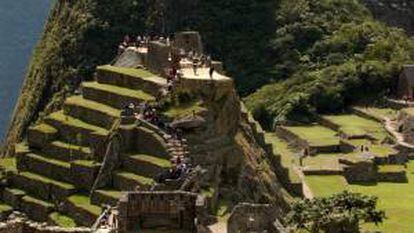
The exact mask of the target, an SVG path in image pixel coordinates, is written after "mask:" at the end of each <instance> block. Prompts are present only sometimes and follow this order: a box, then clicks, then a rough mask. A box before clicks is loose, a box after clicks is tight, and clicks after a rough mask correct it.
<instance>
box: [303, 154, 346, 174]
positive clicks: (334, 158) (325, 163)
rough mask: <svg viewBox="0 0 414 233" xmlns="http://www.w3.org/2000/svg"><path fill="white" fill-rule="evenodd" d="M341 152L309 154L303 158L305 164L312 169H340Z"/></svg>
mask: <svg viewBox="0 0 414 233" xmlns="http://www.w3.org/2000/svg"><path fill="white" fill-rule="evenodd" d="M342 156H343V154H341V153H332V154H318V155H315V156H308V157H306V158H305V159H304V160H303V166H305V167H308V168H312V169H335V170H339V169H340V166H339V162H338V159H339V158H340V157H342Z"/></svg>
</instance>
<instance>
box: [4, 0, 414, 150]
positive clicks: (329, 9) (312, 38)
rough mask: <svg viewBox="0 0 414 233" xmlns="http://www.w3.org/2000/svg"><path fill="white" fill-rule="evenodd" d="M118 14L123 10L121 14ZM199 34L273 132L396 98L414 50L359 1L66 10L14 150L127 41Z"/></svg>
mask: <svg viewBox="0 0 414 233" xmlns="http://www.w3.org/2000/svg"><path fill="white" fill-rule="evenodd" d="M114 9H116V10H114ZM178 30H198V31H200V32H201V34H202V36H203V38H204V40H205V41H204V42H205V44H206V47H207V51H208V52H209V53H210V54H211V55H212V56H213V58H218V59H220V60H223V61H224V64H225V68H226V71H227V73H228V75H229V76H232V77H234V78H235V82H236V85H237V88H238V91H239V93H240V95H241V96H243V97H244V98H245V100H246V103H247V106H248V108H250V109H251V110H252V111H253V113H254V115H255V117H256V118H257V119H259V120H260V121H261V123H262V124H263V125H264V126H266V127H267V128H271V127H272V126H273V125H275V124H277V123H279V122H281V121H286V120H292V119H293V120H306V117H304V116H307V115H308V114H307V113H312V112H315V111H319V112H326V111H340V110H342V109H343V108H344V107H346V106H347V105H348V104H350V103H353V102H355V101H357V100H361V99H365V100H366V101H371V102H372V101H373V100H376V101H377V100H380V99H381V97H383V96H384V94H387V93H388V92H389V91H391V90H392V86H393V83H394V81H395V77H396V76H397V75H398V73H399V70H400V67H401V65H402V64H404V63H407V62H411V60H412V59H413V56H414V53H413V51H414V50H413V49H414V43H413V41H412V40H411V39H409V37H408V36H407V35H406V34H405V32H404V31H402V30H400V29H396V28H391V27H388V26H386V25H384V24H383V23H380V22H378V21H376V20H375V19H374V18H373V17H372V15H371V13H370V11H369V10H368V9H367V8H365V7H364V6H363V5H362V3H360V2H359V1H357V0H210V1H199V0H194V1H184V0H178V1H173V0H155V1H150V0H128V1H127V0H125V1H120V0H117V1H114V0H78V1H70V0H61V1H58V2H56V3H55V6H54V8H53V10H52V12H51V14H50V16H49V20H48V23H47V25H46V29H45V32H44V34H43V37H42V39H41V41H40V42H39V44H38V46H37V49H36V51H35V54H34V56H33V59H32V62H31V65H30V67H29V71H28V73H27V76H26V80H25V83H24V85H23V89H22V93H21V95H20V99H19V102H18V105H17V108H16V109H17V110H16V113H15V116H14V117H13V120H12V127H11V128H10V130H9V132H8V136H7V142H8V145H11V144H12V143H13V142H16V141H17V140H20V139H21V137H22V135H23V133H24V131H25V129H26V128H27V126H29V125H30V124H31V123H33V122H34V121H36V119H38V118H39V117H40V118H41V117H42V115H44V113H48V112H50V111H53V110H55V109H57V108H59V107H60V106H61V104H62V101H63V99H64V97H65V95H67V93H68V92H69V90H70V89H71V85H73V83H76V80H78V79H90V78H92V75H93V71H94V68H95V66H96V65H98V64H104V63H108V62H110V61H111V60H112V59H113V58H114V57H115V55H116V50H117V44H118V43H119V41H120V40H122V38H123V36H124V35H127V34H130V35H137V34H165V35H169V34H171V33H173V32H175V31H178Z"/></svg>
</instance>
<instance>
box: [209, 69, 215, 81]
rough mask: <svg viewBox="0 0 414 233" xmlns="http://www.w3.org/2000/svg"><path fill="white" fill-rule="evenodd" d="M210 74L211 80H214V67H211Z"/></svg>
mask: <svg viewBox="0 0 414 233" xmlns="http://www.w3.org/2000/svg"><path fill="white" fill-rule="evenodd" d="M208 73H209V75H210V79H213V74H214V67H212V66H210V69H209V71H208Z"/></svg>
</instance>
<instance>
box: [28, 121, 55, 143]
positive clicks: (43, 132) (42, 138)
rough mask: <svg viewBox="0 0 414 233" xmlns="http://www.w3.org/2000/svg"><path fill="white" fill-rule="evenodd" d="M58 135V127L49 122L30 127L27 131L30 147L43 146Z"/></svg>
mask: <svg viewBox="0 0 414 233" xmlns="http://www.w3.org/2000/svg"><path fill="white" fill-rule="evenodd" d="M57 136H58V131H57V129H56V128H54V127H52V126H50V125H48V124H39V125H36V126H32V127H29V129H28V131H27V141H28V144H29V146H30V147H35V148H42V147H43V146H45V145H46V144H47V143H49V142H50V141H53V140H54V139H56V138H57Z"/></svg>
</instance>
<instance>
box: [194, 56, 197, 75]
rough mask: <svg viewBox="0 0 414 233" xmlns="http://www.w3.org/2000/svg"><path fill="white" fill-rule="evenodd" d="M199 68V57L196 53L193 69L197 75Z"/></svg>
mask: <svg viewBox="0 0 414 233" xmlns="http://www.w3.org/2000/svg"><path fill="white" fill-rule="evenodd" d="M197 68H198V57H197V55H194V57H193V71H194V75H195V76H197V75H198V74H197Z"/></svg>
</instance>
